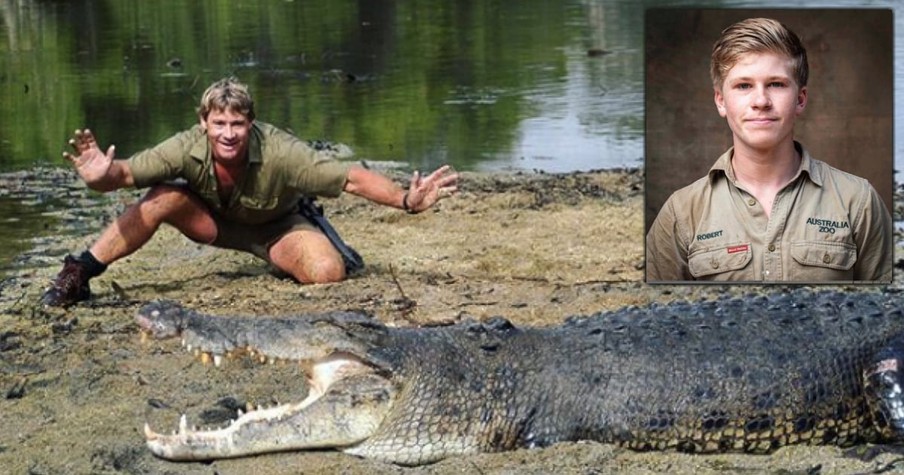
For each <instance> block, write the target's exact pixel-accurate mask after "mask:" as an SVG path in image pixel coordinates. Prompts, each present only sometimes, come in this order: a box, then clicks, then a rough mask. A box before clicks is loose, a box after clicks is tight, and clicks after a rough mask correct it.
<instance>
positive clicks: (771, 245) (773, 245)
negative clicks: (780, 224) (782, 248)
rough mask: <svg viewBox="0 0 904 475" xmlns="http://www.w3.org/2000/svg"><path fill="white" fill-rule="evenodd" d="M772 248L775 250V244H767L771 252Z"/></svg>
mask: <svg viewBox="0 0 904 475" xmlns="http://www.w3.org/2000/svg"><path fill="white" fill-rule="evenodd" d="M774 250H775V244H770V245H769V252H772V251H774Z"/></svg>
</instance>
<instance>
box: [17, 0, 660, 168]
mask: <svg viewBox="0 0 904 475" xmlns="http://www.w3.org/2000/svg"><path fill="white" fill-rule="evenodd" d="M0 5H2V9H0V12H2V15H3V17H4V23H3V25H4V30H5V31H4V35H2V38H5V42H6V45H5V46H6V47H5V48H3V49H2V51H4V52H3V53H2V55H0V61H2V66H3V69H4V71H5V72H6V74H4V75H3V76H2V78H0V80H2V84H0V87H2V88H3V94H4V95H5V97H6V99H7V100H5V101H4V102H3V104H2V105H0V108H2V110H3V112H4V113H5V116H6V117H17V118H18V119H17V121H15V123H11V124H9V126H8V127H3V128H2V130H0V141H2V144H3V147H4V148H3V149H2V151H3V152H4V153H2V154H0V168H2V169H14V168H22V167H27V166H29V165H30V164H32V163H34V162H36V161H49V162H51V163H52V162H54V161H56V160H57V156H58V154H59V152H60V149H61V147H62V143H63V142H64V140H65V138H66V135H67V132H68V131H70V130H71V129H73V128H75V127H79V126H89V127H91V128H92V129H93V130H95V131H96V132H97V133H98V134H99V136H100V138H101V140H102V141H103V142H105V143H106V142H110V143H116V145H117V149H118V150H119V152H120V154H122V155H129V154H131V153H133V152H136V151H138V150H141V149H143V148H145V147H147V146H150V145H152V144H154V143H156V142H157V141H159V140H161V139H162V138H164V137H166V136H168V135H170V134H172V133H173V132H175V131H177V130H180V129H183V128H185V127H187V126H188V125H190V124H191V123H192V122H193V121H194V120H195V118H194V112H193V108H194V106H195V104H196V102H197V97H198V95H199V94H200V92H201V91H203V89H204V88H205V87H206V86H207V85H208V84H209V83H210V82H211V81H213V80H215V79H217V78H219V77H221V76H223V75H226V74H236V75H238V76H239V77H240V78H241V79H242V80H243V81H245V82H247V83H249V84H250V85H251V87H252V92H253V93H254V94H255V96H256V100H257V103H258V104H257V105H258V115H259V117H260V118H261V119H262V120H265V121H267V122H271V123H274V124H277V125H281V126H284V127H288V128H291V129H292V130H294V131H295V132H296V133H297V134H299V135H300V136H302V137H305V138H326V139H330V140H335V141H341V142H345V143H348V144H350V145H352V146H353V147H354V148H355V149H356V151H357V153H358V155H359V156H362V157H366V158H369V159H375V160H393V161H402V162H407V163H409V164H411V165H412V166H414V167H418V168H433V167H436V166H438V165H439V164H441V163H451V164H453V165H454V166H455V167H456V168H458V169H462V170H467V169H485V168H493V169H499V168H540V169H544V170H557V171H562V170H575V169H590V168H605V167H613V166H622V165H626V164H634V165H636V164H637V160H638V159H639V158H640V157H641V148H642V121H641V119H640V117H641V113H642V109H641V108H642V101H641V100H640V94H641V80H642V79H641V78H642V76H641V71H642V68H641V61H642V58H641V55H640V54H639V51H640V50H639V44H640V42H639V38H640V31H641V28H642V26H641V25H642V14H641V10H640V6H638V5H637V4H635V3H634V2H603V1H596V2H583V1H579V0H570V1H565V2H561V3H560V2H542V1H528V2H505V1H492V0H474V1H465V2H440V3H437V2H427V1H423V2H404V3H399V2H391V1H369V2H356V1H337V2H309V1H295V2H263V3H260V4H257V3H235V2H230V1H226V0H219V1H216V0H213V1H208V2H201V3H198V2H192V1H187V0H181V1H179V0H169V1H164V0H152V1H143V2H97V1H76V2H40V1H28V0H18V1H13V0H3V1H2V2H0ZM589 50H593V51H605V52H606V53H608V54H601V55H594V54H587V52H588V51H589Z"/></svg>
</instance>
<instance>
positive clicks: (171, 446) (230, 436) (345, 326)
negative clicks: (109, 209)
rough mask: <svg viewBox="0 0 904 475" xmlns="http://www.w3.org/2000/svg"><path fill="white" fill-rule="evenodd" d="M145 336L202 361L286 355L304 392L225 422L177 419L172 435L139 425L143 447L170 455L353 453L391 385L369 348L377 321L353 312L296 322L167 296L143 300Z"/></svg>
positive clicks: (378, 416) (389, 400)
mask: <svg viewBox="0 0 904 475" xmlns="http://www.w3.org/2000/svg"><path fill="white" fill-rule="evenodd" d="M135 319H136V322H137V323H138V326H139V327H140V328H141V330H142V332H143V333H144V335H146V336H150V337H153V338H158V339H159V338H171V337H176V336H181V337H182V344H183V346H185V347H186V348H187V349H188V350H189V351H192V352H194V353H195V355H196V356H197V357H198V358H200V359H201V360H202V361H203V362H205V363H209V362H213V363H214V364H216V365H217V366H219V365H221V364H222V363H223V362H224V361H225V360H227V359H228V358H234V357H251V358H254V359H256V360H258V361H261V362H271V363H272V362H275V361H289V362H294V363H297V364H299V365H300V366H301V368H302V370H303V371H304V373H305V375H306V377H307V380H308V387H309V390H308V395H307V397H306V398H305V399H304V400H303V401H301V402H296V403H289V404H282V405H279V406H276V407H271V408H258V409H257V410H249V411H248V412H245V413H242V412H239V415H238V418H237V419H235V420H233V421H231V422H230V423H229V424H228V425H227V426H226V427H223V428H220V429H213V430H199V429H198V428H194V427H191V426H189V424H188V421H187V418H186V416H185V415H183V416H182V417H181V418H180V422H179V427H178V430H177V431H175V432H173V433H172V434H169V435H167V434H162V433H158V432H155V431H154V430H152V429H151V428H150V426H149V425H147V424H145V429H144V432H145V437H146V439H147V446H148V447H149V448H150V450H151V451H152V452H153V453H154V454H155V455H157V456H159V457H162V458H165V459H170V460H209V459H217V458H227V457H239V456H244V455H250V454H257V453H264V452H274V451H285V450H299V449H312V448H322V447H332V448H339V449H348V450H353V448H354V447H355V446H356V445H357V444H359V443H360V442H362V441H364V440H366V439H368V438H369V437H370V436H371V435H372V434H373V433H374V432H375V431H376V430H377V428H378V426H379V424H380V423H381V422H382V421H383V419H384V418H385V417H386V414H387V413H388V412H389V411H390V409H391V408H392V406H393V403H394V401H395V400H396V397H397V393H398V389H397V387H396V385H395V384H394V383H393V381H392V378H391V370H390V366H391V365H389V364H388V363H387V362H385V361H381V360H380V359H379V358H378V357H374V356H373V355H371V354H370V353H371V352H370V351H369V350H370V349H371V346H372V345H373V344H374V342H375V341H377V340H379V339H380V337H381V336H382V334H383V333H384V331H385V327H383V326H382V325H380V324H379V323H375V322H374V321H373V320H371V319H370V318H369V317H368V316H366V315H364V314H360V313H354V312H331V313H324V314H317V315H309V316H306V317H302V318H291V319H289V318H218V317H213V316H208V315H202V314H199V313H197V312H194V311H191V310H188V309H185V308H183V307H181V306H180V305H178V304H175V303H173V302H167V301H158V302H152V303H150V304H148V305H146V306H145V307H143V308H142V309H141V310H140V311H139V312H138V314H137V315H136V317H135Z"/></svg>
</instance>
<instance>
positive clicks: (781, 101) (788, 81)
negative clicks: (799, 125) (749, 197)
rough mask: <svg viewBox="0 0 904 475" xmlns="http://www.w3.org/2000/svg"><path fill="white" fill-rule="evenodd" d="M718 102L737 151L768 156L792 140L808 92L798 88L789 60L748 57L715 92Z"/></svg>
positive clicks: (757, 55)
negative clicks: (749, 150) (776, 148)
mask: <svg viewBox="0 0 904 475" xmlns="http://www.w3.org/2000/svg"><path fill="white" fill-rule="evenodd" d="M715 101H716V108H717V109H718V110H719V115H721V116H722V117H725V118H726V119H727V120H728V126H729V127H730V128H731V132H732V134H733V139H734V145H735V148H739V147H746V148H749V149H753V150H756V151H759V152H769V151H771V150H773V149H775V147H777V146H778V145H779V144H782V143H784V142H785V141H791V140H792V139H793V136H792V132H793V130H794V121H795V119H796V118H797V116H798V115H800V113H801V112H803V111H804V108H805V107H806V106H807V88H806V87H802V88H801V87H798V86H797V82H796V81H795V79H794V75H793V69H792V67H791V60H790V58H788V57H786V56H782V55H778V54H774V53H747V54H744V55H741V57H740V58H739V59H738V62H737V63H736V64H735V65H734V66H733V67H732V68H731V69H730V70H729V71H728V74H726V76H725V79H724V81H722V88H721V89H719V88H716V89H715Z"/></svg>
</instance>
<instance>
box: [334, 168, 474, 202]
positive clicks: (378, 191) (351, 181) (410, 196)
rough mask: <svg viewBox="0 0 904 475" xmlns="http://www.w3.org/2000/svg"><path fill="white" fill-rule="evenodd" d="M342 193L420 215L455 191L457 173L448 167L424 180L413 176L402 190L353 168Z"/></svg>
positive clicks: (380, 177) (386, 181) (456, 187)
mask: <svg viewBox="0 0 904 475" xmlns="http://www.w3.org/2000/svg"><path fill="white" fill-rule="evenodd" d="M344 190H345V191H346V192H349V193H352V194H354V195H358V196H360V197H362V198H367V199H368V200H370V201H373V202H375V203H379V204H382V205H386V206H393V207H396V208H400V209H406V210H408V211H410V212H413V213H419V212H421V211H424V210H426V209H428V208H430V207H431V206H433V204H434V203H436V202H437V201H439V200H441V199H443V198H446V197H448V196H452V195H453V194H454V193H455V192H456V191H458V173H455V172H453V171H452V168H451V167H450V166H448V165H445V166H443V167H440V168H439V169H437V170H436V171H435V172H433V173H431V174H430V175H428V176H426V177H421V175H420V173H418V172H414V175H412V177H411V185H410V186H409V187H408V190H404V189H402V188H399V187H398V186H397V185H396V184H395V183H393V181H392V180H390V179H389V178H388V177H386V176H384V175H381V174H379V173H377V172H374V171H371V170H368V169H366V168H364V167H360V166H357V165H356V166H352V167H351V168H349V171H348V177H347V179H346V181H345V188H344Z"/></svg>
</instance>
